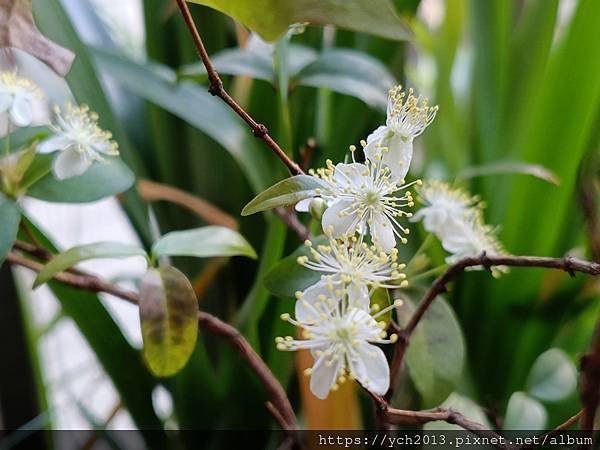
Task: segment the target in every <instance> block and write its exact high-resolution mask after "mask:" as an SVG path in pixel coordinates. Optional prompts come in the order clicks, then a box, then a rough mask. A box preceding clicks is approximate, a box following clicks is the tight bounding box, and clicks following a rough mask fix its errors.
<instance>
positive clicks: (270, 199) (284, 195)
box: [242, 175, 323, 216]
mask: <svg viewBox="0 0 600 450" xmlns="http://www.w3.org/2000/svg"><path fill="white" fill-rule="evenodd" d="M322 187H323V182H322V181H321V180H319V179H318V178H317V177H313V176H310V175H296V176H294V177H290V178H286V179H285V180H282V181H280V182H279V183H276V184H274V185H273V186H271V187H270V188H268V189H267V190H265V191H263V192H261V193H260V194H258V195H257V196H256V197H254V198H253V199H252V200H251V201H250V203H248V204H247V205H246V206H245V207H244V209H243V210H242V216H249V215H251V214H256V213H257V212H261V211H266V210H267V209H273V208H277V207H279V206H289V205H293V204H295V203H298V202H299V201H300V200H304V199H305V198H310V197H314V196H315V192H316V190H317V189H320V188H322Z"/></svg>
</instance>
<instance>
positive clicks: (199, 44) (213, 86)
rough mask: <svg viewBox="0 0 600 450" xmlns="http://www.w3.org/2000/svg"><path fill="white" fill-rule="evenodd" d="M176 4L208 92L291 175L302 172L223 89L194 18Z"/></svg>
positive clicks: (180, 1) (182, 4) (180, 3)
mask: <svg viewBox="0 0 600 450" xmlns="http://www.w3.org/2000/svg"><path fill="white" fill-rule="evenodd" d="M177 5H178V6H179V9H180V10H181V14H182V15H183V19H184V20H185V23H186V25H187V27H188V29H189V30H190V33H191V35H192V39H193V40H194V45H195V46H196V50H197V51H198V55H199V56H200V59H201V60H202V63H203V64H204V67H206V72H207V74H208V81H209V88H208V92H210V93H211V94H212V95H215V96H217V97H219V98H221V99H222V100H223V101H224V102H225V103H227V105H228V106H229V107H230V108H231V109H233V111H235V113H236V114H237V115H238V116H240V117H241V118H242V119H243V120H244V122H246V123H247V124H248V125H249V126H250V128H251V129H252V133H253V134H254V136H256V137H257V138H259V139H262V140H263V141H264V142H265V143H266V144H267V145H268V146H269V147H270V148H271V150H273V152H274V153H275V154H276V155H277V157H278V158H279V159H280V160H281V161H282V162H283V163H284V164H285V165H286V167H287V168H288V169H289V171H290V173H291V174H292V175H300V174H303V173H304V171H303V170H302V169H301V168H300V166H299V165H298V164H296V163H295V162H294V161H292V159H291V158H290V157H289V156H288V155H286V153H285V152H284V151H283V149H282V148H281V147H280V146H279V144H277V142H275V141H274V140H273V138H272V137H271V136H270V135H269V130H268V129H267V127H266V126H264V125H263V124H262V123H258V122H257V121H256V120H254V118H253V117H252V116H250V114H248V113H247V112H246V110H244V108H242V107H241V106H240V105H239V104H238V103H237V102H236V101H235V100H234V99H233V98H232V97H231V96H230V95H229V94H228V93H227V91H226V90H225V88H224V87H223V81H222V80H221V77H220V76H219V73H218V72H217V70H216V68H215V66H214V64H213V63H212V61H211V60H210V57H209V56H208V52H207V51H206V48H205V47H204V42H203V41H202V38H201V37H200V33H198V29H197V28H196V24H195V23H194V19H193V17H192V14H191V12H190V10H189V8H188V5H187V4H186V1H185V0H177Z"/></svg>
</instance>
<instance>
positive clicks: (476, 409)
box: [423, 392, 492, 431]
mask: <svg viewBox="0 0 600 450" xmlns="http://www.w3.org/2000/svg"><path fill="white" fill-rule="evenodd" d="M440 406H443V407H445V408H450V409H452V410H454V411H458V412H459V413H461V414H462V415H463V416H465V417H466V418H467V419H470V420H472V421H474V422H477V423H480V424H482V425H483V426H485V427H487V428H489V429H491V428H492V425H491V424H490V422H489V420H488V418H487V416H486V414H485V411H484V410H483V408H482V407H481V406H479V405H478V404H477V403H475V402H474V401H473V400H471V399H470V398H468V397H465V396H463V395H460V394H458V393H456V392H453V393H452V394H450V396H449V397H448V398H447V399H446V400H445V401H444V403H442V404H441V405H440ZM423 429H424V430H428V431H440V430H444V431H446V430H456V431H462V430H464V428H462V427H459V426H458V425H451V424H449V423H448V422H442V421H436V422H429V423H426V424H425V425H424V426H423Z"/></svg>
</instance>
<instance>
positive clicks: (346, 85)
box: [296, 49, 396, 110]
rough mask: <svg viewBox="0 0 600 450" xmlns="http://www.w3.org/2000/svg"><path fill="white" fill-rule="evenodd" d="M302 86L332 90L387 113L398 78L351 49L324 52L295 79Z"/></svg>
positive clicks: (371, 58)
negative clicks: (392, 90) (391, 89)
mask: <svg viewBox="0 0 600 450" xmlns="http://www.w3.org/2000/svg"><path fill="white" fill-rule="evenodd" d="M296 82H297V83H298V84H301V85H303V86H313V87H318V88H320V87H323V88H329V89H331V90H333V91H335V92H339V93H341V94H346V95H351V96H353V97H356V98H359V99H361V100H362V101H364V102H365V103H366V104H368V105H370V106H373V107H377V108H380V109H382V110H385V109H386V107H387V100H388V91H389V89H390V88H391V87H392V86H394V85H395V84H396V79H395V78H394V76H393V75H392V74H391V73H390V71H389V70H388V69H387V67H386V66H385V65H383V64H382V63H381V62H380V61H379V60H378V59H376V58H373V57H372V56H369V55H368V54H366V53H364V52H360V51H357V50H349V49H330V50H325V51H324V52H323V53H322V54H321V55H320V56H319V58H318V59H317V60H316V61H314V62H313V63H311V64H309V65H308V66H306V67H304V68H303V69H302V70H301V71H300V73H299V74H298V76H297V78H296Z"/></svg>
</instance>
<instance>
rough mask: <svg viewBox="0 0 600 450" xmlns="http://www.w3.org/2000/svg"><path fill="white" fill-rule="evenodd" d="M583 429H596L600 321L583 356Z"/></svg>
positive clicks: (599, 372) (598, 399)
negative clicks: (588, 348)
mask: <svg viewBox="0 0 600 450" xmlns="http://www.w3.org/2000/svg"><path fill="white" fill-rule="evenodd" d="M581 404H582V405H583V414H582V415H581V429H582V430H585V431H591V430H593V429H594V421H595V417H596V412H597V410H598V406H599V404H600V322H598V324H597V325H596V329H595V331H594V337H593V338H592V345H591V346H590V350H589V351H588V352H587V353H586V354H585V355H584V356H583V357H582V358H581Z"/></svg>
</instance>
